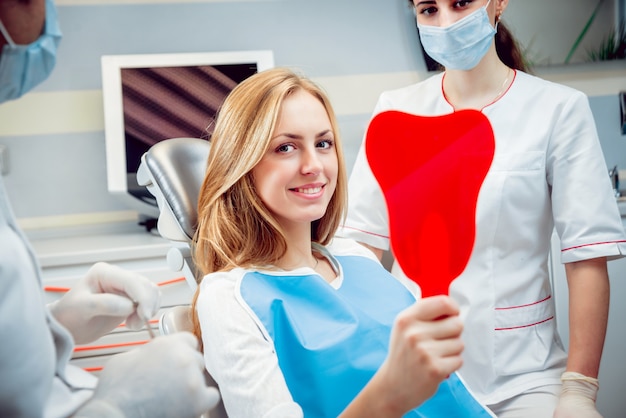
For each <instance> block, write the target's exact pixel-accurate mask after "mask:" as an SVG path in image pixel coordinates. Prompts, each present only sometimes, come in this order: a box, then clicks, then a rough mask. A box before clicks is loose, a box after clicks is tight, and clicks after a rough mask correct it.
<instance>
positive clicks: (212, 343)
mask: <svg viewBox="0 0 626 418" xmlns="http://www.w3.org/2000/svg"><path fill="white" fill-rule="evenodd" d="M233 276H234V273H232V272H231V273H215V274H212V275H209V276H207V277H205V279H204V280H203V281H202V283H201V285H200V293H199V295H198V300H197V305H196V311H197V313H198V318H199V322H200V329H201V331H202V342H203V346H204V361H205V365H206V368H207V370H208V372H209V373H210V374H211V376H212V377H213V378H214V379H215V381H216V382H217V384H218V386H219V390H220V393H221V396H222V399H223V401H224V407H225V409H226V412H227V414H228V416H229V418H239V417H240V418H249V417H265V418H278V417H280V418H302V416H303V414H302V410H301V409H300V407H299V406H298V405H297V404H296V403H294V401H293V398H292V396H291V393H290V392H289V389H288V388H287V384H286V383H285V379H284V376H283V374H282V372H281V370H280V368H279V366H278V358H277V356H276V353H275V351H274V347H273V344H272V342H271V341H267V340H266V339H265V338H264V337H263V333H262V332H261V330H260V329H259V328H258V326H257V325H256V323H255V321H254V320H253V318H251V317H250V315H249V314H248V312H247V311H246V310H245V309H244V308H243V306H241V304H240V303H239V302H238V301H237V299H236V297H235V285H236V279H235V278H234V277H233Z"/></svg>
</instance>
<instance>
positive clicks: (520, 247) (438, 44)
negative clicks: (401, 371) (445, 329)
mask: <svg viewBox="0 0 626 418" xmlns="http://www.w3.org/2000/svg"><path fill="white" fill-rule="evenodd" d="M410 4H411V6H412V7H414V9H415V13H416V19H417V24H418V28H419V33H420V39H421V41H422V45H423V47H424V49H425V51H426V52H427V53H428V54H429V55H430V56H431V57H432V58H433V59H435V60H436V61H437V62H439V63H441V64H442V65H443V67H444V68H445V71H443V72H441V73H438V74H436V75H434V76H432V77H429V78H428V79H426V80H424V81H422V82H419V83H417V84H415V85H412V86H408V87H406V88H402V89H398V90H395V91H389V92H384V93H383V94H382V95H381V96H380V98H379V101H378V104H377V106H376V108H375V111H374V113H375V114H378V113H380V112H383V111H387V110H397V111H403V112H406V113H411V114H417V115H422V116H438V115H444V114H450V113H452V112H455V111H457V110H461V109H476V110H479V111H481V112H482V113H483V114H484V115H485V116H486V117H487V118H488V119H489V121H490V123H491V125H492V128H493V131H494V134H495V141H496V151H495V157H494V160H493V163H492V165H491V168H490V170H489V173H488V175H487V177H486V179H485V181H484V183H483V185H482V188H481V191H480V195H479V198H478V206H477V214H476V222H477V230H476V240H475V245H474V250H473V253H472V256H471V259H470V261H469V263H468V265H467V268H466V269H465V271H464V272H463V273H462V274H461V275H460V276H459V277H458V278H457V280H455V281H454V282H453V283H452V285H451V287H450V295H451V296H452V298H453V299H454V300H456V301H457V302H459V304H460V306H461V312H462V317H463V319H464V324H465V328H464V332H463V340H464V342H465V345H466V349H465V351H464V354H463V359H464V365H463V368H462V369H461V370H460V375H461V376H462V377H463V378H464V379H465V381H466V382H467V384H468V386H469V387H470V389H471V390H472V391H473V392H474V394H475V395H476V396H477V397H478V399H479V400H481V401H482V402H483V403H485V404H487V405H489V406H490V408H491V409H492V410H493V411H494V412H495V413H496V415H497V416H498V417H506V418H509V417H530V416H532V417H535V418H540V417H546V418H548V417H550V418H551V417H552V416H553V413H554V414H555V415H554V416H556V417H574V416H575V417H597V416H599V414H598V412H597V411H596V408H595V399H596V393H597V389H598V381H597V376H598V369H599V364H600V358H601V354H602V347H603V343H604V337H605V331H606V323H607V315H608V303H609V281H608V277H607V268H606V261H607V259H610V258H615V257H621V256H622V255H623V254H625V253H626V241H625V236H624V231H623V228H622V223H621V220H620V216H619V212H618V209H617V205H616V202H615V198H614V196H613V194H612V191H611V185H610V181H609V178H608V175H607V170H606V164H605V161H604V158H603V155H602V151H601V148H600V145H599V141H598V137H597V133H596V130H595V125H594V120H593V116H592V114H591V111H590V108H589V105H588V100H587V98H586V97H585V95H584V94H583V93H581V92H578V91H575V90H573V89H571V88H568V87H565V86H561V85H557V84H554V83H550V82H547V81H544V80H541V79H539V78H537V77H534V76H531V75H529V74H527V73H525V72H524V71H523V69H524V65H523V62H522V60H521V54H520V53H519V50H518V49H517V47H516V46H515V43H514V41H513V39H512V37H511V35H510V33H509V32H508V31H507V30H506V28H505V27H504V26H503V24H502V23H501V22H500V18H501V16H502V13H503V12H504V11H505V9H506V7H507V4H508V0H470V1H453V0H431V1H420V0H415V1H413V2H410ZM415 140H419V137H418V136H417V135H416V138H415ZM349 190H350V202H349V210H348V217H347V220H346V223H345V225H344V228H342V231H341V235H342V236H346V237H350V238H353V239H356V240H357V241H360V242H362V243H364V244H366V245H367V246H369V247H370V248H371V249H373V250H374V252H375V253H376V254H377V255H378V256H379V258H380V257H381V256H382V252H383V251H384V250H387V249H388V248H389V232H388V231H389V229H388V220H387V212H386V207H385V201H384V199H383V195H382V193H381V191H380V189H379V187H378V184H377V182H376V180H375V178H374V177H373V176H372V173H371V171H370V169H369V166H368V163H367V160H366V157H365V154H364V151H363V150H361V152H360V153H359V156H358V158H357V161H356V163H355V166H354V169H353V172H352V174H351V178H350V183H349ZM554 227H556V231H557V233H558V235H559V237H560V239H561V249H562V250H561V254H560V258H561V261H562V262H563V263H565V268H566V272H567V280H568V285H569V306H570V318H569V324H570V341H569V353H568V354H566V353H565V351H564V349H563V345H562V344H561V341H560V339H559V336H558V334H557V331H556V320H555V307H554V299H553V297H552V291H551V286H550V281H549V276H548V253H549V249H550V239H551V235H552V230H553V228H554ZM555 256H559V255H556V254H555ZM394 267H395V273H397V274H398V275H401V272H400V271H399V268H398V266H394ZM557 404H558V407H557ZM555 408H556V412H555Z"/></svg>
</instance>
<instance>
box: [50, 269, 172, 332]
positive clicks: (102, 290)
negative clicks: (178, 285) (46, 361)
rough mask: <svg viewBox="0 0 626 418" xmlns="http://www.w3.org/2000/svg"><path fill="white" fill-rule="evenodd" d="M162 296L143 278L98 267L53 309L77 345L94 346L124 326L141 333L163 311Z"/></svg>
mask: <svg viewBox="0 0 626 418" xmlns="http://www.w3.org/2000/svg"><path fill="white" fill-rule="evenodd" d="M160 303H161V293H160V291H159V288H158V287H157V285H156V284H154V283H152V282H151V281H150V280H148V279H147V278H145V277H143V276H142V275H140V274H138V273H135V272H132V271H128V270H125V269H123V268H121V267H117V266H114V265H111V264H107V263H96V264H94V265H93V266H92V267H91V269H89V271H88V272H87V275H86V276H85V277H84V278H83V279H81V280H80V281H78V282H77V283H76V285H75V286H74V287H72V289H71V290H70V291H69V292H67V293H66V294H65V295H64V296H63V297H62V298H61V299H59V300H58V301H56V302H54V303H52V304H51V305H50V311H51V312H52V314H53V315H54V317H55V318H56V319H57V320H58V321H59V322H60V323H61V324H63V326H65V328H67V329H68V330H69V331H70V333H71V334H72V336H73V337H74V341H75V342H76V343H77V344H85V343H89V342H92V341H94V340H96V339H98V338H100V337H101V336H103V335H104V334H107V333H109V332H110V331H112V330H113V329H115V327H117V326H118V325H119V324H120V323H122V322H124V321H125V322H126V325H127V326H128V327H129V328H131V329H134V330H137V329H140V328H141V327H142V326H144V324H145V323H146V321H147V320H149V319H150V318H151V317H152V316H153V315H154V314H155V313H156V312H157V310H158V309H159V307H160Z"/></svg>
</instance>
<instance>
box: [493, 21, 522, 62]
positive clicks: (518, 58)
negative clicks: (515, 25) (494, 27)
mask: <svg viewBox="0 0 626 418" xmlns="http://www.w3.org/2000/svg"><path fill="white" fill-rule="evenodd" d="M496 52H497V53H498V57H500V60H502V62H503V63H505V64H506V65H507V66H509V67H511V68H514V69H516V70H520V71H524V72H528V71H529V69H528V66H527V65H526V61H525V60H524V55H523V54H522V50H521V49H520V47H519V44H518V43H517V40H516V39H515V38H514V37H513V34H511V31H510V30H509V29H508V28H507V27H506V26H505V25H504V24H503V23H502V21H500V22H499V23H498V32H497V33H496Z"/></svg>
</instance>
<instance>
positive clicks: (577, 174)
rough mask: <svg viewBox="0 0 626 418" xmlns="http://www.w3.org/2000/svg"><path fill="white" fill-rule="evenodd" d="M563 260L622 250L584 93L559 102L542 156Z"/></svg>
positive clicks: (613, 204) (613, 203)
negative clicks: (544, 156)
mask: <svg viewBox="0 0 626 418" xmlns="http://www.w3.org/2000/svg"><path fill="white" fill-rule="evenodd" d="M547 169H548V172H547V175H548V183H549V184H550V185H551V187H552V192H551V193H552V204H553V207H552V211H553V216H554V224H555V227H556V230H557V233H558V234H559V236H560V238H561V261H562V262H563V263H568V262H573V261H579V260H585V259H590V258H597V257H609V258H615V257H619V256H620V255H621V254H626V242H624V240H625V239H626V238H625V236H624V230H623V226H622V221H621V217H620V214H619V209H618V207H617V202H616V200H615V196H614V195H613V192H612V187H611V182H610V179H609V176H608V170H607V166H606V161H605V159H604V155H603V153H602V149H601V147H600V141H599V139H598V134H597V131H596V126H595V122H594V119H593V114H592V113H591V108H590V107H589V102H588V100H587V97H586V96H585V95H584V94H583V93H580V92H577V93H576V94H574V95H573V96H572V97H571V98H570V100H568V101H567V103H565V104H564V106H563V108H562V110H561V115H560V117H559V119H558V121H557V123H556V124H555V126H554V130H553V135H552V138H551V141H550V146H549V150H548V157H547Z"/></svg>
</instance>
